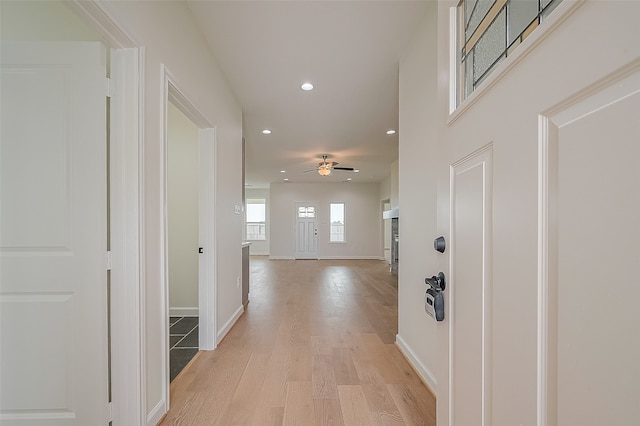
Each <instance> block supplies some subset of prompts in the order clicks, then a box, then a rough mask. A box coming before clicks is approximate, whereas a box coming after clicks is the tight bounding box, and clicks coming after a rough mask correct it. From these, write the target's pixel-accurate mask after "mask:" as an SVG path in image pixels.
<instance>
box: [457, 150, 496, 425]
mask: <svg viewBox="0 0 640 426" xmlns="http://www.w3.org/2000/svg"><path fill="white" fill-rule="evenodd" d="M492 206H493V144H492V143H490V144H488V145H486V146H484V147H482V148H481V149H479V150H477V151H475V152H473V153H471V154H469V155H467V156H465V157H464V158H462V159H461V160H459V161H457V162H455V163H453V164H452V165H451V166H450V212H451V213H450V229H451V253H452V254H451V263H450V271H449V282H450V286H448V288H447V290H448V291H447V292H448V293H449V294H448V299H449V301H448V305H447V311H448V313H447V315H448V318H449V347H450V351H449V425H451V426H453V425H460V424H466V423H467V422H471V423H469V424H481V425H483V426H489V425H491V418H492V413H491V407H492V405H493V401H492V346H493V336H492V328H493V319H492V275H493V271H492V233H493V225H492V223H493V207H492ZM458 264H460V265H464V269H461V270H458V269H457V265H458ZM474 284H479V286H475V285H474ZM473 292H476V293H477V294H475V295H474V294H473ZM474 296H475V297H474ZM474 314H475V316H473V315H474ZM463 344H465V345H467V346H466V347H464V348H463V347H462V345H463ZM474 345H475V346H474ZM458 364H459V367H458ZM465 368H466V370H464V369H465ZM471 376H474V377H471ZM462 381H464V384H463V383H462ZM474 399H475V401H474ZM474 403H475V407H473V408H472V407H471V405H473V404H474ZM458 406H460V407H461V408H460V409H459V410H458V408H457V407H458ZM474 410H475V411H474ZM461 416H470V417H467V418H466V420H465V419H464V417H461ZM478 417H479V418H478ZM459 418H462V419H463V420H459Z"/></svg>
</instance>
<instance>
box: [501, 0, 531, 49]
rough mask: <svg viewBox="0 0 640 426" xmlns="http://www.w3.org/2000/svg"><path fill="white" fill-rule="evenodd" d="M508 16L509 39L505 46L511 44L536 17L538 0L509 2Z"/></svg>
mask: <svg viewBox="0 0 640 426" xmlns="http://www.w3.org/2000/svg"><path fill="white" fill-rule="evenodd" d="M507 13H508V14H509V37H508V39H507V44H511V43H512V42H513V41H514V40H515V39H516V38H518V37H520V34H521V33H522V32H523V31H524V30H525V28H527V27H528V26H529V24H530V23H531V21H533V20H534V19H536V18H537V17H538V0H518V1H510V2H509V4H508V5H507Z"/></svg>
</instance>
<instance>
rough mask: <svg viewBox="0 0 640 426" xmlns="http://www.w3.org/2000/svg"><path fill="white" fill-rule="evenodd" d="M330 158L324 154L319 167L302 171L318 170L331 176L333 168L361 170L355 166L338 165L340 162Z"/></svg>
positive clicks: (320, 173) (324, 174) (321, 173)
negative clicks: (329, 159)
mask: <svg viewBox="0 0 640 426" xmlns="http://www.w3.org/2000/svg"><path fill="white" fill-rule="evenodd" d="M327 158H329V156H328V155H326V154H323V155H322V161H321V162H319V163H318V167H316V168H315V169H311V170H305V171H303V172H302V173H308V172H313V171H317V172H318V174H319V175H320V176H329V175H330V174H331V172H332V171H333V170H346V171H349V172H359V171H360V170H357V171H356V170H355V169H354V168H353V167H336V166H337V165H338V164H339V163H338V162H336V161H327Z"/></svg>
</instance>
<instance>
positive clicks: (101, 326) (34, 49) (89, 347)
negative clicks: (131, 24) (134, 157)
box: [0, 42, 109, 426]
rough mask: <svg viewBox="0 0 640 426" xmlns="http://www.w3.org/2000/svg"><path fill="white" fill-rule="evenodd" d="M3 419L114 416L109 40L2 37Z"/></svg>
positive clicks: (77, 423) (68, 424)
mask: <svg viewBox="0 0 640 426" xmlns="http://www.w3.org/2000/svg"><path fill="white" fill-rule="evenodd" d="M1 52H2V107H1V111H2V117H1V120H2V134H1V138H0V140H1V145H0V159H1V160H0V161H1V164H0V182H1V186H2V188H1V191H0V194H1V195H0V196H1V201H0V202H1V204H0V205H1V211H2V213H1V228H0V270H1V272H0V313H1V318H0V333H1V334H0V336H1V342H0V347H1V351H2V353H1V356H0V370H1V371H2V374H1V375H0V423H2V424H3V425H5V426H18V425H30V426H45V425H47V426H62V425H65V426H81V425H98V424H107V423H108V421H109V420H108V365H107V364H108V349H107V271H106V248H107V244H106V239H107V225H106V224H107V221H106V213H107V205H106V204H107V190H106V188H107V185H106V164H107V162H106V92H105V88H106V77H105V76H106V71H105V57H106V55H105V51H104V47H103V46H102V45H101V44H99V43H69V42H65V43H3V44H2V49H1Z"/></svg>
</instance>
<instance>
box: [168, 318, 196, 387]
mask: <svg viewBox="0 0 640 426" xmlns="http://www.w3.org/2000/svg"><path fill="white" fill-rule="evenodd" d="M169 348H170V350H169V371H170V376H171V381H172V382H173V379H175V378H176V376H177V375H178V374H179V373H180V372H181V371H182V369H183V368H184V367H185V366H186V365H187V364H188V363H189V361H191V358H193V357H194V356H195V354H196V353H198V317H170V318H169Z"/></svg>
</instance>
